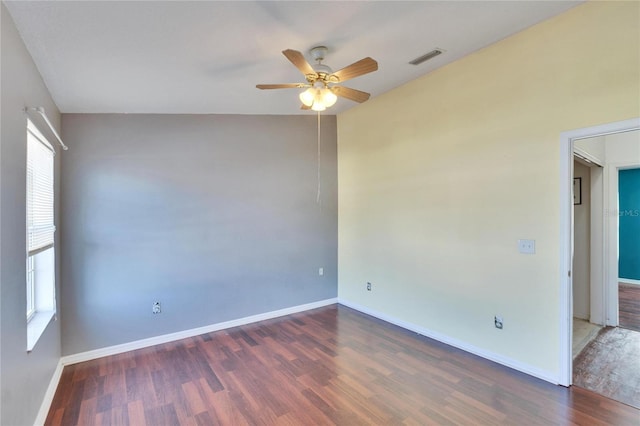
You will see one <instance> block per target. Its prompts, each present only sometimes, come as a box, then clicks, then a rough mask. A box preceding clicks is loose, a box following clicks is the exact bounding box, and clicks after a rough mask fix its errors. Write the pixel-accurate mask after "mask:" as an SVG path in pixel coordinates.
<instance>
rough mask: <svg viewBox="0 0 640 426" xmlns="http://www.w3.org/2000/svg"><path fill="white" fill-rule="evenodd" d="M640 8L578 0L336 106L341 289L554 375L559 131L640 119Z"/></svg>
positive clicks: (348, 297) (383, 310)
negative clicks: (380, 91)
mask: <svg viewBox="0 0 640 426" xmlns="http://www.w3.org/2000/svg"><path fill="white" fill-rule="evenodd" d="M639 5H640V3H638V2H593V3H586V4H584V5H580V6H578V7H575V8H573V9H571V10H569V11H568V12H566V13H564V14H562V15H560V16H558V17H556V18H554V19H551V20H549V21H546V22H543V23H541V24H539V25H536V26H534V27H531V28H529V29H527V30H526V31H523V32H521V33H519V34H516V35H515V36H512V37H510V38H508V39H505V40H503V41H501V42H499V43H497V44H494V45H492V46H490V47H488V48H486V49H483V50H481V51H479V52H477V53H475V54H472V55H469V56H467V57H465V58H463V59H461V60H459V61H457V62H455V63H452V64H450V65H448V66H446V67H443V68H441V69H439V70H437V71H434V72H432V73H431V74H428V75H425V76H423V77H421V78H420V79H417V80H415V81H413V82H410V83H408V84H406V85H404V86H402V87H400V88H397V89H395V90H392V91H390V92H388V93H386V94H384V95H382V96H378V97H376V98H374V99H372V100H371V101H369V102H367V103H366V104H363V105H362V106H359V107H357V108H353V109H351V110H349V111H347V112H345V113H343V114H341V115H339V116H338V159H339V160H338V161H339V164H338V179H339V297H340V298H341V299H342V300H345V301H348V302H351V303H354V304H358V305H360V306H363V307H365V308H367V309H369V310H373V311H376V312H378V313H380V314H383V315H386V316H389V317H392V318H395V319H397V320H400V321H405V322H408V323H411V324H413V325H416V326H418V327H423V328H425V329H428V330H431V331H433V332H435V333H440V334H442V335H444V336H447V337H450V338H452V339H457V340H459V341H462V342H464V343H465V344H467V345H471V346H474V347H476V348H479V349H481V350H482V351H486V352H488V353H492V354H497V355H498V356H500V357H504V358H505V359H508V360H512V361H514V362H515V363H517V364H521V365H524V366H527V367H530V369H531V370H537V371H541V372H542V373H543V374H542V375H549V376H551V377H553V376H557V375H558V374H559V368H560V367H559V340H560V335H559V329H560V306H559V298H560V276H559V274H560V273H559V267H560V252H559V244H560V218H559V212H560V203H559V198H560V172H559V171H560V143H559V135H560V133H561V132H562V131H566V130H571V129H576V128H582V127H588V126H594V125H598V124H602V123H608V122H614V121H620V120H625V119H629V118H633V117H638V116H640V81H639V80H640V78H639V76H640V53H639V52H640V30H639V28H640V8H639ZM443 47H444V48H446V46H443ZM380 68H381V70H382V69H384V64H380ZM519 238H532V239H535V240H536V250H537V253H536V254H535V255H523V254H519V253H518V251H517V240H518V239H519ZM367 281H370V282H372V283H373V291H371V292H367V291H366V288H365V285H366V282H367ZM494 314H501V315H503V316H504V320H505V327H504V329H503V330H502V331H498V330H497V329H495V328H494V325H493V316H494Z"/></svg>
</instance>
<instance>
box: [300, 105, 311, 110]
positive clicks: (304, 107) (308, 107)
mask: <svg viewBox="0 0 640 426" xmlns="http://www.w3.org/2000/svg"><path fill="white" fill-rule="evenodd" d="M300 109H304V110H307V109H311V107H310V106H306V105H305V104H302V105H300Z"/></svg>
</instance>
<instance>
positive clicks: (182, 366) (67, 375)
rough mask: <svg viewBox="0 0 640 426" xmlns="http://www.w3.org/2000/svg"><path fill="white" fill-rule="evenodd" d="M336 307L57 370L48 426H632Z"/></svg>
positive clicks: (580, 398) (596, 407)
mask: <svg viewBox="0 0 640 426" xmlns="http://www.w3.org/2000/svg"><path fill="white" fill-rule="evenodd" d="M639 415H640V411H639V410H636V409H634V408H632V407H629V406H627V405H623V404H620V403H617V402H615V401H612V400H610V399H607V398H604V397H602V396H600V395H597V394H595V393H592V392H590V391H587V390H583V389H580V388H569V389H567V388H563V387H560V386H554V385H552V384H550V383H547V382H544V381H542V380H538V379H535V378H533V377H530V376H527V375H525V374H522V373H519V372H516V371H514V370H511V369H509V368H506V367H503V366H501V365H498V364H495V363H493V362H490V361H487V360H484V359H482V358H478V357H476V356H474V355H471V354H469V353H466V352H463V351H460V350H457V349H454V348H452V347H450V346H447V345H444V344H442V343H439V342H436V341H433V340H431V339H428V338H424V337H421V336H418V335H416V334H414V333H411V332H408V331H406V330H403V329H401V328H398V327H396V326H393V325H390V324H387V323H384V322H382V321H379V320H376V319H374V318H371V317H369V316H366V315H364V314H361V313H358V312H356V311H353V310H351V309H349V308H346V307H344V306H340V305H333V306H328V307H325V308H320V309H316V310H313V311H309V312H305V313H300V314H296V315H290V316H287V317H282V318H278V319H274V320H269V321H264V322H260V323H256V324H251V325H247V326H243V327H237V328H233V329H228V330H223V331H219V332H216V333H210V334H204V335H201V336H197V337H193V338H189V339H184V340H180V341H177V342H173V343H169V344H164V345H158V346H154V347H151V348H146V349H141V350H137V351H133V352H129V353H125V354H120V355H115V356H110V357H105V358H102V359H98V360H94V361H89V362H85V363H81V364H76V365H71V366H68V367H65V369H64V371H63V374H62V378H61V380H60V384H59V386H58V389H57V392H56V395H55V397H54V401H53V403H52V406H51V409H50V412H49V415H48V417H47V420H46V424H47V425H75V424H80V425H94V424H95V425H127V424H129V425H136V426H137V425H145V424H146V425H153V426H158V425H178V424H181V425H214V424H225V425H227V424H228V425H272V424H279V425H280V424H281V425H331V424H339V425H402V424H404V425H429V424H465V425H472V424H473V425H476V424H514V425H538V424H539V425H543V424H544V425H547V424H588V425H599V424H602V425H604V424H617V425H632V424H636V425H637V424H638V418H639V417H638V416H639Z"/></svg>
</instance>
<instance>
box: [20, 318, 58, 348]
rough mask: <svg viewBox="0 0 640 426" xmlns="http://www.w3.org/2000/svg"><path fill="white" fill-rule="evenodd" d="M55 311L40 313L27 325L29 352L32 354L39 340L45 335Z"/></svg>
mask: <svg viewBox="0 0 640 426" xmlns="http://www.w3.org/2000/svg"><path fill="white" fill-rule="evenodd" d="M54 315H55V311H38V312H36V313H35V314H34V315H33V317H31V320H29V322H28V323H27V352H31V351H32V350H33V348H34V347H35V346H36V343H38V339H40V336H42V334H43V333H44V330H45V329H46V328H47V326H48V325H49V323H50V322H51V319H52V318H53V317H54Z"/></svg>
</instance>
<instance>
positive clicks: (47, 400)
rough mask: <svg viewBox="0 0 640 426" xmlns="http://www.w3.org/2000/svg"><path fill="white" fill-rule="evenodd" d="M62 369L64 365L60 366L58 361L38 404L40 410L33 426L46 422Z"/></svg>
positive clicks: (39, 425)
mask: <svg viewBox="0 0 640 426" xmlns="http://www.w3.org/2000/svg"><path fill="white" fill-rule="evenodd" d="M63 368H64V365H62V360H60V361H58V365H57V366H56V369H55V371H54V372H53V376H52V377H51V381H50V382H49V386H48V387H47V391H46V392H45V393H44V398H43V399H42V404H40V409H39V410H38V415H37V416H36V421H35V422H34V423H33V424H34V426H42V425H44V422H45V421H46V420H47V414H49V409H50V408H51V403H52V402H53V397H54V396H55V395H56V389H58V383H60V377H62V369H63Z"/></svg>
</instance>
